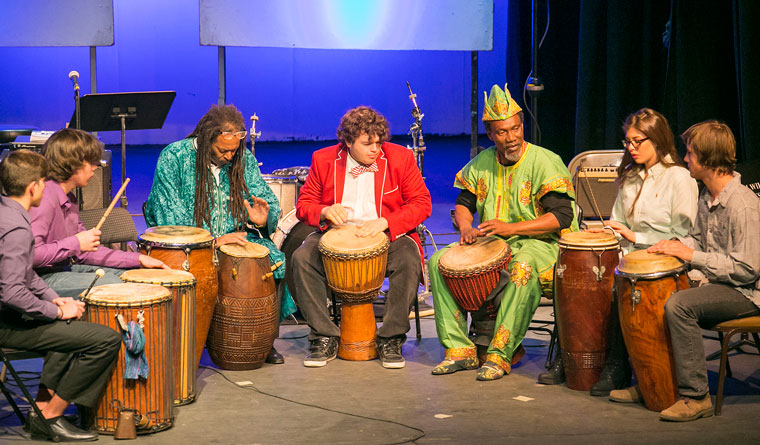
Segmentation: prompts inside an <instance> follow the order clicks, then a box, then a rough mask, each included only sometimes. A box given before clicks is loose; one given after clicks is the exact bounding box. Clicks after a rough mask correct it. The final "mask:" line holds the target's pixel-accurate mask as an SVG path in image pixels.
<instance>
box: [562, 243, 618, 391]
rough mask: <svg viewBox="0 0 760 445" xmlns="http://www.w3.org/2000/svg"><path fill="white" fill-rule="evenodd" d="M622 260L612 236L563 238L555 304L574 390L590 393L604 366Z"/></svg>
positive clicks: (565, 363) (567, 372)
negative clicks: (613, 295)
mask: <svg viewBox="0 0 760 445" xmlns="http://www.w3.org/2000/svg"><path fill="white" fill-rule="evenodd" d="M619 261H620V249H619V244H618V242H617V240H616V239H615V236H614V235H612V234H610V233H590V232H569V233H566V234H564V235H562V236H561V237H560V239H559V256H558V258H557V266H556V270H555V277H554V282H555V286H556V287H555V295H554V302H555V307H556V310H557V326H558V329H559V342H560V345H562V364H563V366H564V367H565V379H566V382H567V387H568V388H570V389H575V390H579V391H588V390H589V389H590V388H591V385H593V384H594V383H596V382H597V381H598V380H599V375H600V374H601V372H602V368H604V360H605V357H606V355H607V335H608V330H609V324H610V315H611V309H612V284H613V281H614V272H615V268H616V267H617V265H618V262H619Z"/></svg>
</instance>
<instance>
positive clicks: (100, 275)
mask: <svg viewBox="0 0 760 445" xmlns="http://www.w3.org/2000/svg"><path fill="white" fill-rule="evenodd" d="M74 72H76V71H74ZM105 274H106V272H105V271H104V270H103V269H98V270H96V271H95V279H93V280H92V283H90V287H88V288H87V290H86V291H84V295H82V298H85V297H87V295H89V294H90V290H91V289H92V287H93V286H95V282H96V281H98V280H99V279H100V278H103V275H105ZM66 324H71V319H70V318H69V319H68V320H66Z"/></svg>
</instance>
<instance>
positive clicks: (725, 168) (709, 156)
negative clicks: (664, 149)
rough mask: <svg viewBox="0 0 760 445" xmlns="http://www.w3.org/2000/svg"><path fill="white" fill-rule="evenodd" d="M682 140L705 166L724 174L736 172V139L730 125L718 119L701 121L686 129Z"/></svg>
mask: <svg viewBox="0 0 760 445" xmlns="http://www.w3.org/2000/svg"><path fill="white" fill-rule="evenodd" d="M681 140H683V143H684V144H686V145H687V146H690V147H691V151H692V153H694V155H695V156H696V157H697V161H698V162H699V163H700V164H702V165H703V166H705V167H707V168H709V169H711V170H715V171H717V172H718V173H720V174H723V175H730V174H731V173H733V172H734V168H736V140H735V139H734V133H733V132H732V131H731V128H729V127H728V125H726V124H724V123H723V122H720V121H716V120H708V121H704V122H700V123H698V124H694V125H692V126H691V127H689V128H688V129H687V130H686V131H684V132H683V134H682V135H681Z"/></svg>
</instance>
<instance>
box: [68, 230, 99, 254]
mask: <svg viewBox="0 0 760 445" xmlns="http://www.w3.org/2000/svg"><path fill="white" fill-rule="evenodd" d="M74 236H76V237H77V240H79V250H81V251H82V252H94V251H96V250H98V246H99V245H100V230H98V229H90V230H85V231H84V232H79V233H77V234H76V235H74Z"/></svg>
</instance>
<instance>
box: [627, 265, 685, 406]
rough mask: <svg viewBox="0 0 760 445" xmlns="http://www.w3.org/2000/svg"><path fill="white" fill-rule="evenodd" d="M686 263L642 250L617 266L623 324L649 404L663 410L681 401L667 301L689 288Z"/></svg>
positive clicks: (637, 373) (632, 359)
mask: <svg viewBox="0 0 760 445" xmlns="http://www.w3.org/2000/svg"><path fill="white" fill-rule="evenodd" d="M685 272H686V265H685V264H684V263H683V262H682V261H681V260H679V259H678V258H676V257H672V256H669V255H662V254H656V253H647V251H645V250H637V251H635V252H631V253H629V254H628V255H626V256H624V257H623V259H622V260H621V261H620V265H618V267H617V269H616V270H615V287H616V289H617V296H618V314H619V315H620V328H621V330H622V331H623V338H624V339H625V346H626V348H628V355H630V357H631V364H632V365H633V370H634V372H635V373H636V381H637V382H638V384H639V389H640V390H641V395H642V396H644V404H645V405H646V407H647V408H649V409H650V410H653V411H662V410H663V409H665V408H667V407H669V406H671V405H673V404H674V403H675V402H676V400H677V399H678V384H677V382H676V377H675V364H674V362H673V346H672V345H671V343H670V332H669V330H668V324H667V320H666V319H665V302H666V301H667V300H668V298H669V297H670V294H672V293H673V292H676V291H679V290H683V289H688V288H689V279H688V277H687V276H686V274H685Z"/></svg>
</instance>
